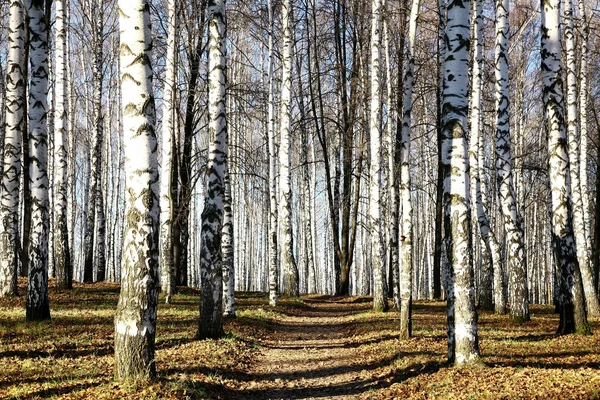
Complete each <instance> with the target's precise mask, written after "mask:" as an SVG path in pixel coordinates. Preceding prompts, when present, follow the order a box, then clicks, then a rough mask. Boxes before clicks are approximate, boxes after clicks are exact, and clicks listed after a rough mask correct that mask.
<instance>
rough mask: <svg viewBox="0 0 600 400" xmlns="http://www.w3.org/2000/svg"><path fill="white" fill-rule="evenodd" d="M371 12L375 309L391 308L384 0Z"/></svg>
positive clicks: (371, 209) (377, 1)
mask: <svg viewBox="0 0 600 400" xmlns="http://www.w3.org/2000/svg"><path fill="white" fill-rule="evenodd" d="M372 5H373V9H372V14H371V21H372V26H371V113H370V123H369V131H370V139H371V141H370V143H371V167H370V173H369V175H370V187H371V196H370V201H369V216H370V221H369V229H370V231H371V241H372V248H371V263H372V264H373V281H374V284H373V309H374V310H375V311H387V310H388V305H387V294H386V290H385V288H386V281H385V271H384V268H385V263H384V262H383V257H384V254H385V252H384V250H383V238H382V233H381V188H382V176H381V175H382V173H381V162H380V159H381V85H380V76H379V75H380V71H379V69H380V67H379V65H380V59H379V58H380V48H381V22H382V9H383V6H382V1H381V0H373V1H372Z"/></svg>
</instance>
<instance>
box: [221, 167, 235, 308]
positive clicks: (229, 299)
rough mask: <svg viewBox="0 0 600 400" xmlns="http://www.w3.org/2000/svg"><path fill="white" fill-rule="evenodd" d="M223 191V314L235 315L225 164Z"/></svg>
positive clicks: (230, 207)
mask: <svg viewBox="0 0 600 400" xmlns="http://www.w3.org/2000/svg"><path fill="white" fill-rule="evenodd" d="M224 185H225V192H224V195H223V231H222V238H221V251H222V253H223V316H225V317H235V269H234V265H235V263H234V251H233V249H234V247H233V209H232V206H233V202H232V200H231V177H230V175H229V166H228V165H227V164H225V177H224Z"/></svg>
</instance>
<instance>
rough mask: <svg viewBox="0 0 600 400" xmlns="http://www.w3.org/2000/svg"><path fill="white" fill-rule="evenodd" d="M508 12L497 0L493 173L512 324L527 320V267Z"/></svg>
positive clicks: (504, 0)
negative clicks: (515, 165)
mask: <svg viewBox="0 0 600 400" xmlns="http://www.w3.org/2000/svg"><path fill="white" fill-rule="evenodd" d="M508 12H509V1H508V0H496V53H495V64H496V69H495V75H496V94H495V97H496V174H497V179H498V195H499V197H500V204H501V209H502V215H503V217H504V230H505V232H506V242H507V254H508V257H507V258H508V263H507V266H508V274H509V285H508V293H509V303H510V316H511V319H512V320H513V321H516V322H526V321H529V297H528V293H527V267H526V259H525V248H524V243H523V239H524V238H523V226H522V225H521V216H520V215H519V212H518V209H517V201H516V196H515V189H514V183H513V171H512V155H511V144H510V123H509V113H508V111H509V107H508V106H509V99H508V96H509V93H508V30H509V27H508Z"/></svg>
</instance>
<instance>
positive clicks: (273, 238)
mask: <svg viewBox="0 0 600 400" xmlns="http://www.w3.org/2000/svg"><path fill="white" fill-rule="evenodd" d="M267 4H268V7H269V66H268V68H269V72H268V73H269V77H268V85H269V100H268V102H269V103H268V107H269V110H268V119H269V120H268V127H267V136H268V141H269V145H268V147H269V304H270V305H271V306H273V307H275V306H277V301H278V296H279V273H278V272H279V268H278V262H277V248H278V246H277V219H278V218H277V148H276V147H275V111H274V104H273V103H274V101H275V100H274V95H275V93H274V91H275V78H274V76H273V70H274V68H273V62H274V57H273V56H274V54H273V53H274V51H275V50H274V48H273V36H274V34H275V32H274V29H275V20H274V18H273V5H272V0H268V3H267Z"/></svg>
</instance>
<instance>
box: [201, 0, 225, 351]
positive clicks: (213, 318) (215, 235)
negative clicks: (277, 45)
mask: <svg viewBox="0 0 600 400" xmlns="http://www.w3.org/2000/svg"><path fill="white" fill-rule="evenodd" d="M206 12H207V15H208V32H209V38H208V104H209V105H208V132H209V136H210V147H209V153H208V165H207V172H208V179H207V180H208V182H207V189H206V197H205V202H204V209H203V210H202V230H201V240H202V245H201V246H202V247H201V250H200V275H201V282H200V285H201V299H200V319H199V323H198V333H197V337H198V338H199V339H205V338H219V337H221V336H223V334H224V332H223V308H222V307H223V276H222V255H221V245H222V241H221V239H222V229H223V211H224V210H223V206H224V201H223V200H224V194H225V182H224V179H225V177H226V173H227V117H226V111H225V100H226V96H225V90H226V82H227V77H226V47H225V42H226V40H227V38H226V34H227V25H226V19H225V1H224V0H215V1H211V2H209V4H208V7H207V10H206Z"/></svg>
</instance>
